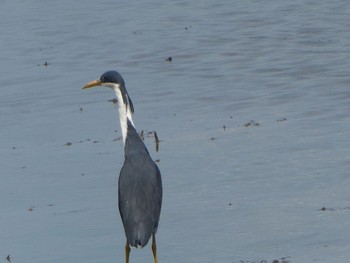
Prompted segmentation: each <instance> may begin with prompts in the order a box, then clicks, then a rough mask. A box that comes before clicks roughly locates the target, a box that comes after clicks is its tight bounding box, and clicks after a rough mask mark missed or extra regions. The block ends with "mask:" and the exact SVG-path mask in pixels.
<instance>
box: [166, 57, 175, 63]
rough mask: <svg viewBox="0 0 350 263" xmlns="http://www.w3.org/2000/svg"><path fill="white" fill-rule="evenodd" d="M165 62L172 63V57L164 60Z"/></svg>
mask: <svg viewBox="0 0 350 263" xmlns="http://www.w3.org/2000/svg"><path fill="white" fill-rule="evenodd" d="M165 61H166V62H172V61H173V58H172V57H168V58H166V59H165Z"/></svg>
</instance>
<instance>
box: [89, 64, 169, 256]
mask: <svg viewBox="0 0 350 263" xmlns="http://www.w3.org/2000/svg"><path fill="white" fill-rule="evenodd" d="M97 86H104V87H108V88H111V89H112V90H113V91H114V92H115V95H116V97H117V101H118V109H119V120H120V126H121V131H122V137H123V143H124V164H123V166H122V168H121V170H120V174H119V180H118V207H119V212H120V216H121V219H122V223H123V226H124V231H125V236H126V244H125V262H126V263H128V262H129V256H130V251H131V248H130V246H132V247H136V248H138V247H141V248H143V247H144V246H146V245H147V243H148V241H149V240H150V239H151V237H152V252H153V258H154V262H155V263H158V257H157V245H156V232H157V229H158V223H159V217H160V211H161V206H162V196H163V190H162V178H161V174H160V171H159V168H158V166H157V164H156V163H155V162H154V161H153V160H152V158H151V156H150V154H149V152H148V150H147V148H146V146H145V144H144V142H143V140H142V139H141V138H140V136H139V134H138V133H137V131H136V128H135V125H134V122H133V119H132V115H133V113H134V106H133V103H132V101H131V99H130V97H129V94H128V92H127V90H126V87H125V82H124V79H123V77H122V76H121V74H120V73H119V72H117V71H107V72H105V73H103V74H102V76H101V77H100V79H97V80H93V81H91V82H89V83H87V84H86V85H85V86H84V87H83V89H88V88H92V87H97Z"/></svg>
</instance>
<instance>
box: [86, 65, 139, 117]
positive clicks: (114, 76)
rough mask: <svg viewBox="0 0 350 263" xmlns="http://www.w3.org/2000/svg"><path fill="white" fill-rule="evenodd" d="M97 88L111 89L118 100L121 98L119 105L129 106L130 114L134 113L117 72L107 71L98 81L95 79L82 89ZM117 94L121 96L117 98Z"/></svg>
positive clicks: (121, 78) (122, 81)
mask: <svg viewBox="0 0 350 263" xmlns="http://www.w3.org/2000/svg"><path fill="white" fill-rule="evenodd" d="M98 86H104V87H108V88H111V89H113V90H114V92H115V93H116V94H117V97H118V98H120V97H122V100H123V101H119V103H123V104H125V106H129V107H130V110H131V113H134V106H133V104H132V101H131V99H130V97H129V95H128V92H127V91H126V88H125V82H124V79H123V77H122V75H120V73H119V72H117V71H114V70H111V71H107V72H105V73H103V74H102V76H101V77H100V79H96V80H93V81H91V82H89V83H87V84H86V85H85V86H84V87H83V89H89V88H92V87H98ZM119 94H120V95H121V96H118V95H119Z"/></svg>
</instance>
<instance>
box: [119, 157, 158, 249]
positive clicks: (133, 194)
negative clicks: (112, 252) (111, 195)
mask: <svg viewBox="0 0 350 263" xmlns="http://www.w3.org/2000/svg"><path fill="white" fill-rule="evenodd" d="M133 160H138V161H137V162H135V161H133ZM118 198H119V200H118V204H119V211H120V215H121V217H122V221H123V224H124V229H125V234H126V237H127V240H128V243H129V244H130V245H132V246H141V247H143V246H145V245H146V244H147V242H148V240H149V239H150V237H151V235H152V233H155V232H156V231H157V227H158V222H159V216H160V210H161V204H162V182H161V175H160V171H159V169H158V167H157V165H156V164H155V163H154V162H153V160H152V159H151V158H150V157H149V155H148V154H147V155H146V154H143V155H142V156H139V158H132V159H126V160H125V162H124V165H123V168H122V170H121V172H120V176H119V183H118Z"/></svg>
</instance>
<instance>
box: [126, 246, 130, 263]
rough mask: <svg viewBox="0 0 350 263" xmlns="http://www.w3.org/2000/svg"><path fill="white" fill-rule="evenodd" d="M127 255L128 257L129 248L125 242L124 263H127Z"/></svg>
mask: <svg viewBox="0 0 350 263" xmlns="http://www.w3.org/2000/svg"><path fill="white" fill-rule="evenodd" d="M129 255H130V246H129V243H128V241H126V244H125V262H126V263H129Z"/></svg>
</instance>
